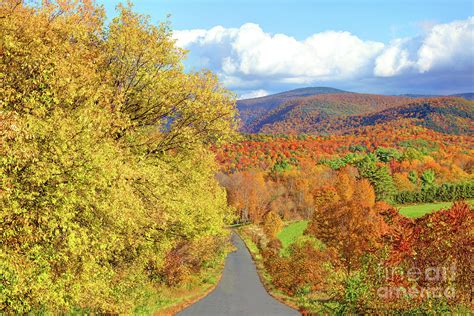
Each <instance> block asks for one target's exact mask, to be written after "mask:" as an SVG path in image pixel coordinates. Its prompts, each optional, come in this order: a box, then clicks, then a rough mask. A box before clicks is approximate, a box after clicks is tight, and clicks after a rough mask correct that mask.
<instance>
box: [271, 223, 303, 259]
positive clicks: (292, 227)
mask: <svg viewBox="0 0 474 316" xmlns="http://www.w3.org/2000/svg"><path fill="white" fill-rule="evenodd" d="M307 226H308V221H298V222H293V223H290V224H288V225H286V226H285V227H284V228H283V229H282V230H281V232H279V233H278V235H277V237H278V239H279V240H280V241H281V243H282V249H281V251H282V253H284V252H286V249H287V248H288V246H289V245H291V244H292V243H294V242H295V241H296V239H298V237H300V236H303V232H304V230H305V229H306V227H307Z"/></svg>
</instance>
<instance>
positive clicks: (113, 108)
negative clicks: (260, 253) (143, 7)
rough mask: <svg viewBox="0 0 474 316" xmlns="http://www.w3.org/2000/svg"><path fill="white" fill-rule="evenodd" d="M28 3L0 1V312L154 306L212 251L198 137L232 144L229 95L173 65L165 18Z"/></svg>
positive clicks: (208, 159) (218, 194)
mask: <svg viewBox="0 0 474 316" xmlns="http://www.w3.org/2000/svg"><path fill="white" fill-rule="evenodd" d="M28 3H30V2H26V1H25V2H23V1H17V0H6V1H2V2H1V3H0V33H1V34H2V36H1V39H0V60H1V62H0V78H1V79H0V96H1V100H0V150H1V156H0V178H1V186H0V223H1V224H0V225H1V226H0V227H1V230H0V235H1V245H0V313H2V314H7V315H13V314H69V313H78V314H83V313H86V314H132V313H134V312H137V308H138V307H140V306H141V307H144V306H145V307H146V306H147V305H148V304H155V305H156V304H158V302H160V300H163V299H165V298H164V297H163V296H162V295H163V293H166V291H168V290H167V289H171V288H172V287H174V286H177V285H179V284H183V283H186V282H187V281H188V280H189V278H190V277H192V276H194V275H197V274H198V273H199V272H200V271H201V270H202V269H208V268H209V267H213V266H216V265H217V264H220V262H221V260H222V255H223V254H224V250H225V247H226V240H225V237H226V236H227V234H228V232H227V231H226V230H225V229H224V226H225V225H226V223H227V219H230V218H232V213H231V212H230V209H229V208H228V206H227V201H226V193H225V191H224V190H223V189H222V188H221V187H220V186H219V185H218V183H217V182H216V180H215V178H214V175H215V172H216V169H217V166H216V165H215V162H214V158H213V154H212V152H210V150H209V145H211V144H218V143H220V142H224V141H226V140H229V139H231V138H233V137H234V128H235V127H236V125H237V124H236V120H235V116H236V112H235V101H234V100H233V98H232V96H231V93H229V92H228V91H227V90H225V89H224V88H222V86H221V85H220V84H219V82H218V81H217V78H216V77H215V76H214V75H213V74H211V73H209V72H184V70H183V65H182V60H183V58H184V57H185V55H186V53H185V51H183V50H182V49H180V48H178V47H176V46H175V41H174V40H173V39H172V33H171V29H170V27H169V24H168V23H163V24H160V25H158V26H154V25H152V24H150V22H149V20H148V18H147V17H146V16H143V15H139V14H136V13H134V12H133V11H132V10H131V8H130V7H128V6H119V7H118V11H117V17H115V18H113V19H112V20H110V22H109V23H106V18H105V16H104V12H103V9H102V8H100V7H97V6H95V5H94V4H92V2H90V1H51V2H50V1H44V2H41V3H40V4H37V3H35V4H34V5H33V4H32V5H28ZM209 104H212V107H210V106H209ZM167 299H170V298H167Z"/></svg>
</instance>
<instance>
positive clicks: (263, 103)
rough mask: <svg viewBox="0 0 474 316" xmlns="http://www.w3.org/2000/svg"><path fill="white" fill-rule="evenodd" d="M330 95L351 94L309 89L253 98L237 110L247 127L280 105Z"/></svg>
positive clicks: (244, 102)
mask: <svg viewBox="0 0 474 316" xmlns="http://www.w3.org/2000/svg"><path fill="white" fill-rule="evenodd" d="M329 93H350V92H347V91H343V90H339V89H334V88H328V87H309V88H301V89H295V90H291V91H286V92H281V93H277V94H272V95H267V96H265V97H260V98H252V99H245V100H238V101H237V108H238V109H239V112H240V118H241V120H242V122H243V124H244V126H245V125H248V124H250V123H251V122H252V121H254V120H255V119H256V118H258V117H260V116H262V115H263V114H265V113H267V112H268V111H270V110H273V109H274V108H276V107H278V106H279V105H280V104H282V103H284V102H286V101H288V100H292V99H296V98H300V97H307V96H312V95H319V94H329Z"/></svg>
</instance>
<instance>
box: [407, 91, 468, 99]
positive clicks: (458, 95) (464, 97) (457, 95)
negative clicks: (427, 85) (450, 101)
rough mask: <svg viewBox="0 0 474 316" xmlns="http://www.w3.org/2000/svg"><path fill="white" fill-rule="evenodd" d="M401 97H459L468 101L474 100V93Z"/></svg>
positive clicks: (408, 95)
mask: <svg viewBox="0 0 474 316" xmlns="http://www.w3.org/2000/svg"><path fill="white" fill-rule="evenodd" d="M400 96H401V97H408V98H414V99H418V98H442V97H446V96H447V97H458V98H463V99H466V100H474V92H468V93H457V94H450V95H434V94H401V95H400Z"/></svg>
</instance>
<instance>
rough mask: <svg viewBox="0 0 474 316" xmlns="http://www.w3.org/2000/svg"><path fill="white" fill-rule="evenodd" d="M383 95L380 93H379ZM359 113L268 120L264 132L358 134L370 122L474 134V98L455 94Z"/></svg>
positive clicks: (450, 132) (263, 127) (263, 128)
mask: <svg viewBox="0 0 474 316" xmlns="http://www.w3.org/2000/svg"><path fill="white" fill-rule="evenodd" d="M379 97H380V96H379ZM399 102H400V104H401V105H398V106H388V108H386V109H383V110H380V111H376V112H372V113H368V114H358V115H334V116H332V117H331V116H328V115H326V116H324V115H319V116H307V117H306V119H305V120H300V121H298V120H291V119H288V118H286V119H283V120H280V121H275V122H273V123H271V124H265V125H263V126H262V127H261V128H260V129H259V132H261V133H265V134H288V133H295V134H299V133H307V134H317V135H329V134H358V133H360V132H361V131H363V129H364V128H365V127H369V126H375V125H380V126H389V125H390V126H393V127H406V126H424V127H426V128H429V129H432V130H434V131H437V132H442V133H448V134H462V135H474V102H472V101H469V100H465V99H461V98H454V97H444V98H441V97H439V98H428V99H417V100H413V99H412V100H411V102H410V103H407V104H403V102H404V101H403V100H399Z"/></svg>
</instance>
